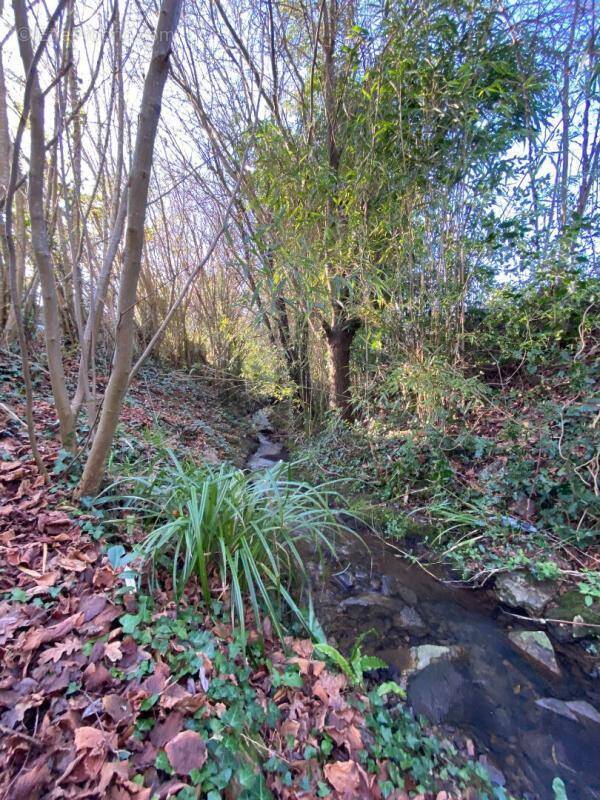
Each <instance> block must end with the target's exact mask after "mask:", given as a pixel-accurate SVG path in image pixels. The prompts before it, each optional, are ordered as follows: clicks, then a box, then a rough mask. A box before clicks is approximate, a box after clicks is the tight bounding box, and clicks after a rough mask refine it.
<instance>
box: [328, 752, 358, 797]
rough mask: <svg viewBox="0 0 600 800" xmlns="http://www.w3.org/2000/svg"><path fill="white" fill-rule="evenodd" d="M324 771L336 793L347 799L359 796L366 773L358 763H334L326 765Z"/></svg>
mask: <svg viewBox="0 0 600 800" xmlns="http://www.w3.org/2000/svg"><path fill="white" fill-rule="evenodd" d="M323 771H324V773H325V777H326V778H327V780H328V781H329V783H330V784H331V785H332V786H333V788H334V789H335V790H336V792H339V793H340V794H341V795H342V796H345V797H357V796H359V789H360V786H361V784H362V783H363V776H365V773H364V770H363V769H362V767H361V766H360V764H357V763H356V761H334V762H333V763H332V764H326V765H325V768H324V770H323ZM365 777H366V776H365ZM365 783H366V781H365Z"/></svg>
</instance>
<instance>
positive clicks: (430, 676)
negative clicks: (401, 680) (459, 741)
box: [407, 661, 467, 724]
mask: <svg viewBox="0 0 600 800" xmlns="http://www.w3.org/2000/svg"><path fill="white" fill-rule="evenodd" d="M466 686H467V682H466V680H465V678H464V677H463V675H461V673H460V672H459V671H458V670H457V669H456V667H455V666H454V665H453V664H452V663H451V662H450V661H438V662H437V663H435V664H431V665H430V666H429V667H427V669H424V670H422V671H421V672H419V673H417V674H416V675H415V676H414V677H413V678H411V680H410V683H409V686H408V692H407V698H408V702H409V703H410V705H411V706H412V708H413V710H414V711H415V713H416V714H422V715H423V716H424V717H427V719H428V720H429V721H430V722H433V723H434V724H439V723H440V722H443V720H444V719H446V717H447V716H448V715H449V714H450V713H451V710H452V709H453V708H456V707H457V706H458V707H459V706H460V704H461V703H463V701H464V694H465V689H466Z"/></svg>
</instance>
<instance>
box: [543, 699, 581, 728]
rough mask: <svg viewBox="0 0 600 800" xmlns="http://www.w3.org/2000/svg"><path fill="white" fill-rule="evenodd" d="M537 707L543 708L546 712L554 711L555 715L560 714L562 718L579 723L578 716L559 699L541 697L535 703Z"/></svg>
mask: <svg viewBox="0 0 600 800" xmlns="http://www.w3.org/2000/svg"><path fill="white" fill-rule="evenodd" d="M535 704H536V706H539V708H543V709H544V710H545V711H552V712H553V713H554V714H559V715H560V716H561V717H566V719H570V720H573V721H574V722H577V715H576V714H575V712H574V711H571V709H570V708H569V706H568V705H567V703H565V701H564V700H559V699H558V698H557V697H540V698H539V700H536V701H535Z"/></svg>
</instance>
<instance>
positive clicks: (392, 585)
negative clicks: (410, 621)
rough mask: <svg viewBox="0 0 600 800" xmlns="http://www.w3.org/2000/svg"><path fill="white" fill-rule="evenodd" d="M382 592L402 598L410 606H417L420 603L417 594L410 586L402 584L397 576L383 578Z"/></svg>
mask: <svg viewBox="0 0 600 800" xmlns="http://www.w3.org/2000/svg"><path fill="white" fill-rule="evenodd" d="M381 591H382V593H383V594H385V595H388V596H390V595H394V596H396V597H401V598H402V599H403V600H404V602H405V603H408V605H409V606H416V605H417V603H418V598H417V593H416V592H415V591H414V590H413V589H411V588H410V586H405V585H404V584H403V583H400V581H399V580H398V578H396V576H395V575H382V576H381Z"/></svg>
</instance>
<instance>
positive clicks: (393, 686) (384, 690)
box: [377, 681, 406, 697]
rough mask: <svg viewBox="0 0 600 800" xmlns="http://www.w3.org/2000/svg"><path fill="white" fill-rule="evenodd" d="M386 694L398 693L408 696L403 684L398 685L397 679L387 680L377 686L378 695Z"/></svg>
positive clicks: (401, 695)
mask: <svg viewBox="0 0 600 800" xmlns="http://www.w3.org/2000/svg"><path fill="white" fill-rule="evenodd" d="M386 694H397V695H399V696H400V697H406V692H405V691H404V689H403V688H402V687H401V686H398V684H397V683H396V681H385V683H382V684H380V685H379V686H378V687H377V697H383V696H384V695H386Z"/></svg>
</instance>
